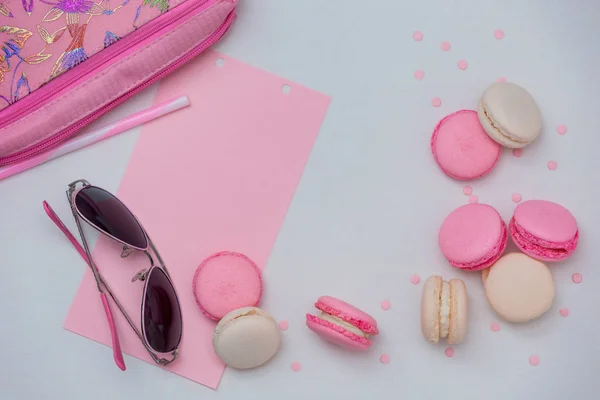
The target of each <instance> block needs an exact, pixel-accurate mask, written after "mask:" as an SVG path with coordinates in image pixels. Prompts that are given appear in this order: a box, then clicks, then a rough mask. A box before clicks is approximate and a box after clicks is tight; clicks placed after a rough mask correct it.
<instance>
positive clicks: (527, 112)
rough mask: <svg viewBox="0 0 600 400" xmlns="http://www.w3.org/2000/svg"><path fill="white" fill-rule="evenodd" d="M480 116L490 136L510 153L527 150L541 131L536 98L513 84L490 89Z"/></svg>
mask: <svg viewBox="0 0 600 400" xmlns="http://www.w3.org/2000/svg"><path fill="white" fill-rule="evenodd" d="M477 114H478V115H479V122H480V123H481V126H483V129H484V130H485V131H486V132H487V134H488V135H489V136H490V137H491V138H492V139H493V140H495V141H496V142H498V143H500V144H501V145H503V146H506V147H509V148H511V149H516V148H522V147H525V146H527V145H528V144H529V143H531V142H533V141H534V140H535V139H536V138H537V137H538V136H539V135H540V133H541V131H542V115H541V113H540V110H539V108H538V106H537V104H536V103H535V101H534V100H533V97H532V96H531V94H529V92H528V91H527V90H525V89H524V88H522V87H521V86H519V85H515V84H514V83H510V82H496V83H494V84H492V85H491V86H490V87H488V88H487V89H486V90H485V92H484V93H483V96H482V97H481V102H480V103H479V108H478V110H477Z"/></svg>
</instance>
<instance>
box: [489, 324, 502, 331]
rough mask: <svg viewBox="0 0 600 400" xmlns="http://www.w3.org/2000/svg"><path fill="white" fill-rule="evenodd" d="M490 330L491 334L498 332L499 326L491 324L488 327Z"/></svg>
mask: <svg viewBox="0 0 600 400" xmlns="http://www.w3.org/2000/svg"><path fill="white" fill-rule="evenodd" d="M490 329H491V330H492V332H498V331H499V330H500V324H498V323H497V322H492V324H491V325H490Z"/></svg>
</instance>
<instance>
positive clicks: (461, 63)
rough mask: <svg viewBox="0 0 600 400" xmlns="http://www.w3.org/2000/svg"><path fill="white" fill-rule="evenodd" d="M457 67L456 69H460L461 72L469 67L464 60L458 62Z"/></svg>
mask: <svg viewBox="0 0 600 400" xmlns="http://www.w3.org/2000/svg"><path fill="white" fill-rule="evenodd" d="M457 65H458V68H460V69H462V70H463V71H464V70H465V69H467V68H468V67H469V63H467V61H466V60H460V61H459V62H458V64H457Z"/></svg>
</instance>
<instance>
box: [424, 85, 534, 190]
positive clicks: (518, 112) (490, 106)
mask: <svg viewBox="0 0 600 400" xmlns="http://www.w3.org/2000/svg"><path fill="white" fill-rule="evenodd" d="M541 131H542V116H541V113H540V110H539V108H538V106H537V104H536V103H535V100H534V99H533V97H532V96H531V94H530V93H529V92H528V91H527V90H525V89H524V88H522V87H521V86H519V85H516V84H514V83H509V82H496V83H494V84H492V85H491V86H490V87H488V88H487V89H486V90H485V91H484V93H483V95H482V97H481V100H480V102H479V105H478V107H477V111H475V110H460V111H458V112H455V113H453V114H450V115H448V116H446V117H444V118H443V119H442V120H441V121H440V122H439V123H438V124H437V126H436V127H435V129H434V131H433V135H432V136H431V142H430V145H431V152H432V153H433V157H434V159H435V161H436V162H437V164H438V165H439V167H440V168H441V169H442V171H444V173H446V174H447V175H448V176H450V177H452V178H454V179H458V180H471V179H478V178H481V177H483V176H485V175H487V174H488V173H490V172H491V171H492V169H493V168H494V166H495V165H496V163H497V162H498V160H499V159H500V153H501V146H505V147H508V148H512V149H515V148H522V147H525V146H527V145H528V144H530V143H532V142H533V141H534V140H535V139H537V137H538V136H539V135H540V133H541Z"/></svg>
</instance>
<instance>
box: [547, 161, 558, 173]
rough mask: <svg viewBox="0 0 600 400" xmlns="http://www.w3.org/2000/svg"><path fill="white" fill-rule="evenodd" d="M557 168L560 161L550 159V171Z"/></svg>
mask: <svg viewBox="0 0 600 400" xmlns="http://www.w3.org/2000/svg"><path fill="white" fill-rule="evenodd" d="M556 168H558V163H557V162H556V161H554V160H550V161H548V169H549V170H550V171H554V170H555V169H556Z"/></svg>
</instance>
